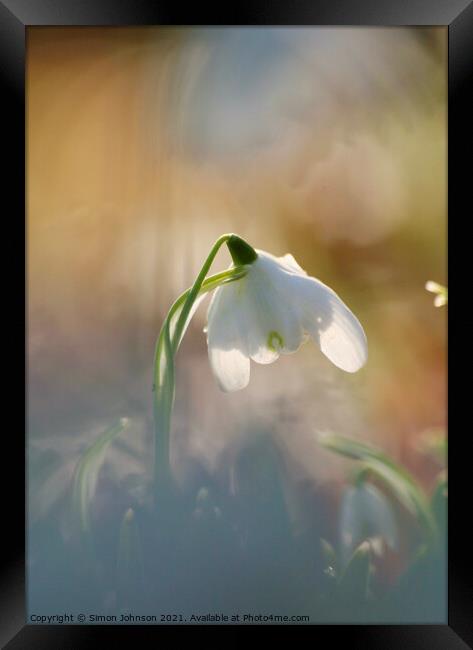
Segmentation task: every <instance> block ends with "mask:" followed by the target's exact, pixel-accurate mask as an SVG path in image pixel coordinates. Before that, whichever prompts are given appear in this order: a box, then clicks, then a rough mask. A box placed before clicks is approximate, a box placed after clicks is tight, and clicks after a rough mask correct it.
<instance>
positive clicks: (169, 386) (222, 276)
mask: <svg viewBox="0 0 473 650" xmlns="http://www.w3.org/2000/svg"><path fill="white" fill-rule="evenodd" d="M228 238H229V235H223V236H222V237H220V238H219V239H218V240H217V242H216V243H215V244H214V246H213V248H212V250H211V251H210V254H209V256H208V257H207V259H206V261H205V263H204V265H203V267H202V269H201V271H200V273H199V275H198V276H197V279H196V281H195V282H194V284H193V286H192V287H191V288H190V289H188V290H187V291H185V292H184V293H183V294H182V295H181V296H179V298H178V299H177V300H176V301H175V302H174V303H173V305H172V306H171V309H170V310H169V312H168V314H167V316H166V318H165V321H164V323H163V326H162V327H161V331H160V333H159V337H158V340H157V343H156V348H155V357H154V385H153V390H154V391H155V399H154V418H155V463H154V475H155V485H156V487H157V488H158V486H159V488H160V489H161V488H163V489H166V487H168V486H170V484H171V483H170V471H169V434H170V426H171V414H172V408H173V403H174V355H175V354H176V352H177V350H178V348H179V345H180V342H181V340H182V337H183V335H184V332H185V329H186V327H187V325H188V321H189V319H190V316H191V315H192V314H191V310H192V306H193V305H194V303H195V301H196V299H197V297H198V296H199V295H200V294H203V293H207V292H208V291H212V290H213V289H215V288H216V287H218V286H220V285H221V284H224V283H227V282H233V281H235V280H238V279H240V278H241V277H243V276H244V275H245V273H246V269H245V268H244V267H241V266H240V267H235V268H232V269H229V270H227V271H223V272H221V273H217V274H215V275H213V276H211V277H209V278H207V279H205V276H206V274H207V273H208V271H209V268H210V265H211V264H212V262H213V260H214V258H215V256H216V254H217V252H218V250H219V248H220V247H221V246H222V244H224V243H225V242H226V241H227V240H228ZM176 318H177V322H176ZM174 324H175V326H174V329H173V325H174Z"/></svg>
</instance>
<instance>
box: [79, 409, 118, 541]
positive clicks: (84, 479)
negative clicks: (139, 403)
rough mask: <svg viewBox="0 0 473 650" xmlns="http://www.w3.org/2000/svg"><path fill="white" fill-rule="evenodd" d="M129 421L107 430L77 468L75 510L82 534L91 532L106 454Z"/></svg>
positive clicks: (84, 455) (86, 453) (85, 454)
mask: <svg viewBox="0 0 473 650" xmlns="http://www.w3.org/2000/svg"><path fill="white" fill-rule="evenodd" d="M127 424H128V419H127V418H121V420H120V421H119V422H118V423H116V424H113V425H111V426H110V427H108V428H107V429H105V431H104V432H103V433H102V434H101V435H100V436H99V437H98V438H97V440H96V441H95V442H94V443H93V444H92V445H91V446H90V447H89V448H88V449H87V450H86V451H85V453H84V454H83V456H82V458H81V459H80V460H79V463H78V465H77V467H76V472H75V476H74V486H73V491H72V503H73V510H74V512H75V513H76V514H77V516H78V519H79V523H80V528H81V530H82V532H84V533H88V532H89V531H90V504H91V502H92V500H93V498H94V496H95V490H96V487H97V480H98V476H99V472H100V469H101V467H102V465H103V462H104V458H105V452H106V451H107V449H108V447H109V445H110V444H111V443H112V442H113V440H114V439H115V438H116V436H118V434H119V433H121V432H122V431H123V430H124V429H125V428H126V426H127Z"/></svg>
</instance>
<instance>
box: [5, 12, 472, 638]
mask: <svg viewBox="0 0 473 650" xmlns="http://www.w3.org/2000/svg"><path fill="white" fill-rule="evenodd" d="M191 24H192V25H302V24H304V25H306V24H307V25H331V26H336V25H350V26H357V25H360V26H408V25H416V26H422V25H424V26H434V25H442V26H448V54H449V63H448V77H449V78H448V100H449V107H448V187H449V190H448V214H449V223H452V221H455V223H459V224H460V227H461V224H462V223H464V222H465V218H466V217H467V216H468V212H466V209H467V206H468V194H467V193H468V190H469V183H468V180H469V179H468V177H469V176H470V175H471V146H472V144H473V142H472V138H471V135H470V129H469V121H470V118H471V115H473V102H472V100H471V98H470V97H469V94H470V93H468V91H469V90H470V91H471V85H472V84H471V79H472V78H473V1H472V0H448V1H447V0H410V1H409V2H399V1H394V0H337V1H336V2H335V1H333V0H297V1H294V2H286V3H282V2H280V1H279V0H272V1H269V0H259V1H258V2H252V3H251V4H250V3H241V2H240V3H238V4H237V5H236V6H234V7H233V6H231V5H230V6H226V5H225V6H223V5H220V6H219V7H213V10H212V11H210V10H209V8H208V7H206V6H204V5H202V4H201V3H198V4H194V5H189V6H188V7H185V11H184V5H182V6H180V5H179V4H176V3H164V2H156V1H153V0H0V79H1V84H2V90H3V92H2V94H1V97H2V105H3V106H2V107H3V113H4V119H3V129H2V131H3V147H2V149H3V151H2V156H1V158H2V162H3V167H4V168H3V169H2V171H3V175H2V179H3V195H4V205H5V199H7V203H8V211H6V212H5V213H4V217H3V218H4V224H7V225H8V236H7V235H6V234H5V233H6V230H5V228H4V237H5V238H6V239H5V240H4V247H3V252H4V255H3V256H2V261H3V262H4V265H5V269H4V274H3V277H4V278H5V280H4V287H3V289H4V292H5V291H7V295H6V296H5V295H4V305H5V306H6V310H7V311H6V313H5V315H4V319H5V320H6V321H8V322H7V323H6V324H7V325H8V326H9V327H10V332H9V333H8V334H7V335H6V336H5V338H4V339H3V340H4V341H7V340H8V347H9V348H10V347H11V348H12V349H13V348H15V347H16V345H17V346H18V348H19V349H21V345H22V343H21V339H22V337H23V332H24V331H26V329H27V322H26V317H25V302H24V300H23V295H25V294H23V293H22V290H23V291H25V293H26V294H27V287H25V258H26V256H25V226H24V223H25V222H24V216H25V33H26V28H27V27H29V26H37V25H44V26H53V25H57V26H65V25H71V26H79V25H87V26H92V25H109V26H118V25H191ZM472 94H473V93H472ZM462 153H466V154H468V153H470V164H467V165H465V164H462ZM465 160H468V155H467V156H466V158H465ZM26 180H27V179H26ZM470 184H471V180H470ZM469 212H470V214H471V210H470V211H469ZM462 217H463V219H462ZM10 226H11V227H10ZM449 234H451V233H450V232H449ZM450 239H451V237H450ZM459 239H462V238H461V237H460V238H459ZM466 239H468V238H466ZM450 243H451V242H450ZM5 244H6V245H5ZM461 245H464V246H466V245H467V242H466V241H463V242H462V243H460V248H461ZM464 253H465V254H463V255H462V254H461V253H460V252H456V254H455V260H454V264H449V276H451V277H449V285H450V293H451V289H452V287H453V295H454V298H453V304H455V295H456V293H457V292H458V286H459V283H460V281H461V278H462V277H465V275H466V262H467V260H468V255H467V254H466V249H465V251H464ZM7 272H8V275H7ZM5 285H6V286H5ZM451 302H452V301H451V300H450V304H451ZM450 309H451V307H450ZM454 309H455V306H454ZM10 314H14V316H10ZM454 323H455V321H452V319H451V318H450V319H449V332H450V336H449V349H450V355H449V356H450V358H452V356H455V355H454V354H453V352H452V348H450V343H451V342H452V341H455V340H456V341H457V343H458V340H459V338H460V337H461V332H460V330H459V329H458V332H457V336H455V327H456V325H454ZM23 325H25V327H23ZM464 326H465V325H464V324H463V327H464ZM452 327H453V329H452ZM7 337H8V338H7ZM15 344H16V345H15ZM23 344H24V339H23ZM7 372H8V388H9V391H8V395H9V396H11V397H12V401H11V403H8V404H4V408H5V410H6V411H9V410H10V409H11V407H12V404H13V403H14V399H13V398H14V396H17V397H18V398H19V400H21V398H20V397H19V396H20V395H24V394H25V392H26V391H25V386H26V381H25V373H24V366H22V365H21V364H20V363H18V358H16V359H15V360H14V361H13V362H12V364H11V366H10V367H9V368H8V371H7ZM4 395H5V396H6V395H7V393H6V392H5V393H4ZM9 399H10V397H9ZM460 400H461V392H460V391H457V390H455V394H454V395H453V396H451V397H450V399H449V411H450V413H453V412H455V411H456V410H457V407H458V406H459V405H460V404H461V402H460ZM5 401H7V400H5ZM7 407H8V408H7ZM20 407H21V401H19V402H18V403H17V406H16V407H15V408H14V409H13V410H15V411H16V413H18V409H19V408H20ZM452 420H453V418H452V419H451V420H450V422H452ZM19 421H20V420H19V419H18V417H15V418H14V420H13V422H14V423H15V424H14V426H13V428H12V426H11V425H9V426H8V427H6V424H5V428H4V431H3V433H4V459H8V465H9V466H10V467H11V468H12V470H13V471H12V473H11V477H10V478H9V481H8V484H7V492H6V493H7V494H8V499H7V500H6V501H7V502H6V503H3V504H2V505H3V508H2V511H3V517H2V528H3V527H4V525H5V524H6V523H8V534H6V532H5V531H6V529H7V526H6V525H5V527H4V533H3V535H2V538H3V539H2V541H3V543H4V544H5V546H6V550H5V551H4V553H3V554H2V569H1V574H0V642H1V643H2V647H6V648H8V649H9V650H17V649H21V650H24V649H25V648H61V649H62V648H64V649H65V648H74V650H75V649H77V648H82V647H88V648H90V647H94V646H97V647H107V646H109V645H110V644H111V642H112V641H111V639H112V635H115V634H117V635H118V634H119V638H120V641H121V642H124V643H126V637H127V636H128V635H130V636H131V635H132V640H133V643H135V644H137V645H139V646H140V647H147V646H148V644H151V643H156V642H159V640H160V638H161V637H162V635H163V633H164V632H167V631H169V628H170V627H172V626H157V627H151V626H119V627H113V626H76V625H69V626H67V625H64V626H35V625H27V624H25V623H26V621H25V616H26V614H25V611H26V609H25V543H24V541H25V539H24V530H25V529H24V525H25V505H24V495H25V489H24V487H25V473H24V468H25V438H24V435H23V431H22V427H21V426H19V425H18V422H19ZM4 422H6V420H5V421H4ZM450 430H451V431H452V440H451V444H450V447H449V449H450V452H449V468H450V472H449V473H450V477H449V479H450V480H449V492H450V494H449V542H448V547H449V559H448V602H449V605H448V624H446V625H431V626H426V625H389V626H378V625H371V626H351V625H344V626H332V625H319V626H310V627H309V629H308V630H307V628H306V627H305V626H300V628H299V629H301V630H302V629H305V630H306V631H309V633H310V634H311V635H313V637H314V643H315V647H325V643H326V642H327V641H328V640H329V641H330V643H331V644H341V643H344V642H346V643H347V644H350V646H351V647H356V648H358V647H360V648H361V647H362V648H365V649H366V650H368V649H370V648H376V649H377V650H378V649H380V648H385V649H388V648H406V649H409V650H416V649H428V650H436V649H438V650H444V649H446V648H452V649H453V648H458V649H460V648H465V647H468V646H469V647H473V583H472V581H471V571H470V570H469V567H468V565H467V562H466V561H464V560H463V558H467V557H468V555H467V552H468V551H469V547H470V546H471V544H470V542H469V534H468V533H467V532H466V531H465V526H467V523H466V522H465V521H464V512H465V510H463V514H462V512H461V503H462V500H464V499H465V498H466V497H465V495H467V496H468V495H469V493H470V492H471V490H470V487H469V474H468V467H467V463H468V462H469V459H468V454H466V453H465V445H466V444H467V442H465V438H467V437H468V438H469V433H468V432H467V431H466V430H465V429H464V428H462V427H461V426H459V427H455V428H454V429H452V426H450ZM468 444H469V440H468ZM4 463H5V464H7V461H6V460H4ZM245 627H246V626H245ZM293 627H294V626H293ZM295 627H299V626H295ZM173 629H175V628H173ZM221 629H222V630H223V629H224V628H221ZM239 629H245V628H242V627H241V628H239ZM319 643H320V646H318V644H319ZM467 644H468V646H467Z"/></svg>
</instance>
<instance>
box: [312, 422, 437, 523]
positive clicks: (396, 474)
mask: <svg viewBox="0 0 473 650" xmlns="http://www.w3.org/2000/svg"><path fill="white" fill-rule="evenodd" d="M319 442H320V444H321V445H323V446H324V447H325V448H326V449H330V450H331V451H334V452H335V453H338V454H340V455H342V456H346V457H348V458H352V459H354V460H358V461H362V462H363V468H362V472H363V474H364V475H366V473H367V472H370V473H371V474H373V475H374V476H376V477H377V478H378V479H380V480H381V481H382V482H383V483H384V485H385V487H386V488H388V489H389V490H390V491H391V493H392V494H393V495H394V496H395V497H396V498H397V499H398V501H399V502H400V503H401V504H402V505H403V506H404V507H405V508H406V509H407V510H408V511H409V512H410V513H411V514H412V515H414V516H415V517H417V519H418V520H419V522H420V523H421V524H422V525H423V526H424V527H425V529H426V530H427V531H428V532H429V534H433V533H435V530H436V526H435V520H434V518H433V515H432V511H431V509H430V506H429V503H428V501H427V498H426V496H425V494H424V492H423V490H422V488H421V487H420V486H419V485H418V483H417V482H416V481H415V480H414V479H413V478H412V476H411V475H410V474H409V472H407V471H406V470H405V469H404V468H403V467H401V466H400V465H398V464H397V463H395V462H394V461H393V460H391V459H390V458H389V456H387V455H386V454H384V453H383V452H382V451H380V450H379V449H377V448H376V447H374V446H372V445H369V444H367V443H364V442H359V441H358V440H353V439H351V438H345V437H344V436H338V435H336V434H332V433H324V434H321V435H319Z"/></svg>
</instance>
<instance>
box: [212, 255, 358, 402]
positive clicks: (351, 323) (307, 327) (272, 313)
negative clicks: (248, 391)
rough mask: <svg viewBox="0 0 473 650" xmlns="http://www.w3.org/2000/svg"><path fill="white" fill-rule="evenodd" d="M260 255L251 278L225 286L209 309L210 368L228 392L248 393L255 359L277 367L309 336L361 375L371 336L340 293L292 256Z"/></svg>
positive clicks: (249, 274)
mask: <svg viewBox="0 0 473 650" xmlns="http://www.w3.org/2000/svg"><path fill="white" fill-rule="evenodd" d="M256 253H257V257H256V259H255V260H254V261H253V262H252V263H251V264H249V265H248V272H247V274H246V275H245V277H244V278H242V279H241V280H239V281H238V282H233V283H230V284H227V285H222V286H221V287H219V288H218V289H217V290H216V291H215V293H214V295H213V297H212V300H211V303H210V305H209V309H208V314H207V317H208V326H207V342H208V349H209V358H210V364H211V367H212V370H213V373H214V375H215V377H216V379H217V381H218V383H219V385H220V387H221V388H222V390H224V391H227V392H230V391H236V390H240V389H242V388H245V386H247V384H248V382H249V379H250V359H253V361H256V362H257V363H263V364H265V363H272V362H273V361H276V359H277V358H278V357H279V355H280V354H289V353H291V352H295V351H296V350H297V349H298V348H299V347H300V346H301V344H302V343H303V342H304V341H305V340H306V339H307V335H310V336H311V337H312V338H313V340H314V341H315V343H316V344H317V345H318V346H319V347H320V349H321V350H322V352H323V353H324V354H325V355H326V356H327V357H328V358H329V359H330V361H332V363H334V364H335V365H336V366H338V367H339V368H341V369H342V370H345V371H347V372H356V371H357V370H359V369H360V368H361V367H362V366H363V365H364V363H365V362H366V359H367V342H366V336H365V333H364V331H363V328H362V326H361V325H360V323H359V321H358V319H357V318H356V317H355V316H354V314H353V313H352V312H351V311H350V310H349V309H348V307H347V306H346V305H345V304H344V303H343V302H342V300H341V299H340V298H339V297H338V296H337V294H336V293H335V292H334V291H332V289H330V288H329V287H327V286H326V285H325V284H323V283H322V282H320V281H319V280H316V279H315V278H312V277H309V276H308V275H307V273H306V272H305V271H304V270H303V269H302V268H301V267H300V266H299V265H298V264H297V262H296V260H295V259H294V257H293V256H292V255H284V256H283V257H274V256H273V255H270V254H269V253H266V252H264V251H261V250H258V251H256Z"/></svg>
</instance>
